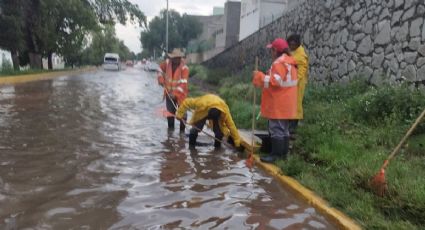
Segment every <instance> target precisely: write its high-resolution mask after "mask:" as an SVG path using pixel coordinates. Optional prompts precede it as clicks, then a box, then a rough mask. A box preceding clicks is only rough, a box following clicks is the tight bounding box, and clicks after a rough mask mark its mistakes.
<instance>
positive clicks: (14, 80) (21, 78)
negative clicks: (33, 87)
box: [0, 67, 97, 86]
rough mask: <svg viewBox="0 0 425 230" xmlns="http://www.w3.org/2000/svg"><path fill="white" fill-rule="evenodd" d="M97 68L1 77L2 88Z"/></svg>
mask: <svg viewBox="0 0 425 230" xmlns="http://www.w3.org/2000/svg"><path fill="white" fill-rule="evenodd" d="M96 69H97V68H96V67H87V68H82V69H77V70H67V71H54V72H46V73H37V74H24V75H13V76H4V77H0V86H1V85H15V84H21V83H27V82H32V81H42V80H49V79H53V78H56V77H61V76H64V75H69V74H79V73H85V72H90V71H95V70H96Z"/></svg>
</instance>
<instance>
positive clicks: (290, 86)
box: [252, 54, 298, 120]
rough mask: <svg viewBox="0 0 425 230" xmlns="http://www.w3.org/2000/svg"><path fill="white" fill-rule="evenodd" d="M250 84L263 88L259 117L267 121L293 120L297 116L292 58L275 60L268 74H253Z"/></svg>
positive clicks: (294, 63) (295, 71)
mask: <svg viewBox="0 0 425 230" xmlns="http://www.w3.org/2000/svg"><path fill="white" fill-rule="evenodd" d="M252 83H253V84H254V85H255V86H257V87H261V88H263V93H262V96H261V115H262V116H263V117H265V118H267V119H279V120H283V119H285V120H286V119H295V118H296V115H297V84H298V78H297V68H296V62H295V60H294V58H293V57H291V56H288V55H286V54H283V55H282V56H281V57H279V58H277V59H276V60H275V61H274V62H273V64H272V66H271V68H270V70H269V71H268V74H267V75H265V74H264V73H262V72H260V71H255V72H254V78H253V80H252Z"/></svg>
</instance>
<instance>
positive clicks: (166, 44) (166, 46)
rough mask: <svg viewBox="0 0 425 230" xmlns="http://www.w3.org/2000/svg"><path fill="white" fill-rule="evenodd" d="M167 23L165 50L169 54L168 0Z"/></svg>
mask: <svg viewBox="0 0 425 230" xmlns="http://www.w3.org/2000/svg"><path fill="white" fill-rule="evenodd" d="M166 17H167V21H166V25H165V27H166V29H165V30H166V32H165V49H166V52H167V53H168V0H167V16H166Z"/></svg>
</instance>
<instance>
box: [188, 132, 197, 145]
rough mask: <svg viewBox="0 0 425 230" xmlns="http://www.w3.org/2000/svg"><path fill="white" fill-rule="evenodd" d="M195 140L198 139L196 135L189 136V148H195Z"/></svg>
mask: <svg viewBox="0 0 425 230" xmlns="http://www.w3.org/2000/svg"><path fill="white" fill-rule="evenodd" d="M196 138H198V134H197V133H190V134H189V148H194V147H195V146H196Z"/></svg>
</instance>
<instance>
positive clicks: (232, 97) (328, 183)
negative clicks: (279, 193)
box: [195, 68, 425, 229]
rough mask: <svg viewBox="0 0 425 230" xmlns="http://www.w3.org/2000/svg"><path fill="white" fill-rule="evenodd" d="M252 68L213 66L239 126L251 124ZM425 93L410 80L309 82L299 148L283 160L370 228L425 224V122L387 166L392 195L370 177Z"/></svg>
mask: <svg viewBox="0 0 425 230" xmlns="http://www.w3.org/2000/svg"><path fill="white" fill-rule="evenodd" d="M250 70H252V68H248V69H247V70H246V71H243V73H241V74H238V75H232V74H227V75H225V76H227V77H223V75H211V73H214V71H208V73H209V75H208V78H220V81H217V80H211V79H209V82H220V83H219V85H220V89H219V94H220V95H221V96H222V97H223V98H224V99H225V100H226V101H227V102H228V104H229V106H230V110H231V111H232V116H233V118H234V120H235V122H236V124H237V126H238V128H250V125H251V112H252V110H251V109H252V87H251V86H250V80H251V71H250ZM195 78H196V76H195ZM424 98H425V92H421V91H419V90H416V89H411V88H409V87H408V86H406V85H402V86H383V87H381V88H375V87H372V86H369V85H367V84H366V83H363V82H353V83H350V84H348V85H345V86H343V85H330V86H321V87H319V86H313V85H308V88H307V91H306V95H305V103H304V110H305V120H304V121H303V122H302V124H301V125H300V127H299V128H298V138H297V140H296V142H295V144H294V149H293V151H292V153H291V156H290V157H289V159H288V160H287V161H278V162H276V164H277V165H278V166H279V167H280V168H282V170H283V171H284V173H285V174H287V175H289V176H292V177H294V178H296V179H297V180H298V181H300V182H301V183H302V184H303V185H304V186H306V187H308V188H310V189H311V190H313V191H315V192H316V193H317V194H318V195H320V196H322V197H323V198H324V199H326V200H327V201H329V202H330V204H331V205H332V206H334V207H336V208H338V209H340V210H342V211H343V212H345V213H346V214H348V215H349V216H350V217H352V218H354V219H355V220H357V221H358V223H360V224H361V225H362V226H363V227H365V228H366V229H423V228H424V226H425V163H424V162H425V154H424V153H425V122H422V124H421V125H420V127H419V128H418V129H417V130H416V132H415V133H414V135H413V136H412V137H411V138H410V139H409V140H408V144H407V145H406V146H405V147H404V148H403V149H402V151H401V152H400V153H399V155H397V156H396V158H395V159H394V160H393V161H392V162H391V163H390V165H389V167H388V168H387V171H386V176H387V182H388V188H389V190H388V191H389V192H388V195H387V196H385V197H382V198H381V197H377V196H376V195H374V194H373V193H372V191H371V189H370V188H369V186H368V181H369V179H370V178H371V177H372V176H373V175H374V174H375V173H377V172H378V170H379V168H380V167H381V165H382V163H383V161H384V160H385V159H386V157H387V156H388V155H389V153H390V152H391V151H392V149H393V148H394V147H395V146H396V145H397V143H398V141H399V140H400V139H401V138H402V137H403V135H404V134H405V132H406V131H407V129H408V128H409V127H410V125H411V124H412V123H413V122H414V120H415V119H416V116H418V115H419V114H420V112H421V110H423V109H424V108H425V100H424ZM257 101H258V103H259V100H257ZM257 126H260V127H262V128H265V127H266V124H265V122H264V120H260V121H259V122H258V123H257Z"/></svg>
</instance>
